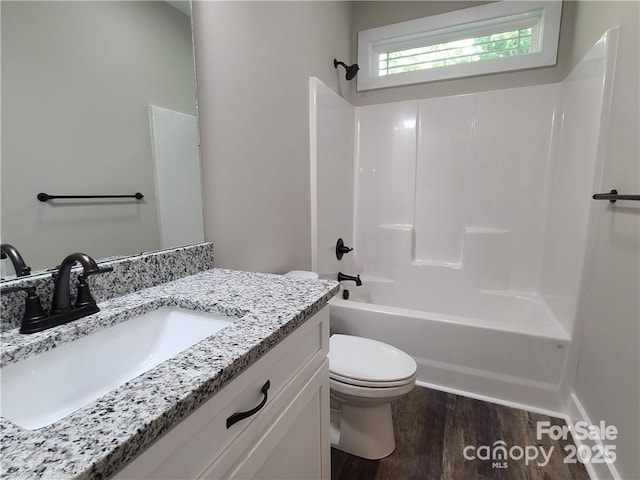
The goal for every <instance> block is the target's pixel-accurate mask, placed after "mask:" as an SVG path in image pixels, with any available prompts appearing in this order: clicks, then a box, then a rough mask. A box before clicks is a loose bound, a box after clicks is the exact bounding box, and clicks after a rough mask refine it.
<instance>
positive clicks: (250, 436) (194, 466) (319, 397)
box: [113, 306, 331, 480]
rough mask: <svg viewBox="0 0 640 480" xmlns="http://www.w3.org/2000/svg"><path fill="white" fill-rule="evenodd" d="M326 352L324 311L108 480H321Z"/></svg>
mask: <svg viewBox="0 0 640 480" xmlns="http://www.w3.org/2000/svg"><path fill="white" fill-rule="evenodd" d="M328 351H329V307H327V306H325V307H324V308H323V309H322V310H320V311H319V312H318V313H316V314H315V315H314V316H313V317H311V318H310V319H308V320H307V321H306V322H305V323H304V324H303V325H301V326H300V327H299V328H297V329H296V330H295V331H294V332H293V333H291V334H290V335H289V336H288V337H287V338H285V339H284V340H283V341H281V342H280V343H279V344H278V345H276V346H275V347H274V348H273V349H271V350H270V351H269V352H268V353H267V354H265V355H264V356H263V357H262V358H261V359H260V360H258V361H257V362H256V363H255V364H254V365H252V366H251V367H249V368H248V369H247V370H245V371H244V372H243V373H241V374H240V375H238V377H236V378H235V379H234V380H233V381H232V382H231V383H229V384H228V385H227V386H226V387H224V388H223V389H222V390H220V391H219V392H218V393H216V394H215V395H214V396H213V397H212V398H211V399H210V400H209V401H207V402H206V403H204V404H203V405H202V406H201V407H199V408H198V409H197V410H195V411H194V412H193V413H191V414H190V415H189V416H187V417H186V418H185V419H184V420H183V421H182V422H180V423H179V424H178V425H176V426H175V427H174V428H173V429H171V430H170V431H169V432H168V433H167V434H165V435H164V436H162V437H161V438H159V439H158V440H157V441H156V442H155V443H153V444H152V445H151V446H150V447H149V448H148V449H147V450H145V451H144V452H142V453H141V454H140V455H139V456H138V457H136V458H135V459H134V460H133V461H132V462H130V463H129V464H128V465H127V466H125V467H124V468H123V469H122V470H121V471H119V472H118V473H116V475H115V476H114V477H113V478H116V479H142V478H154V479H196V478H203V479H222V478H224V479H231V478H237V479H249V478H260V479H278V480H283V479H305V478H306V479H314V480H315V479H321V478H329V477H330V476H331V475H330V441H329V364H328V360H327V353H328ZM267 381H268V382H269V389H268V390H267V400H266V402H265V403H264V406H263V407H262V408H261V409H260V410H259V411H257V412H256V413H255V414H253V415H251V416H249V417H248V418H245V419H242V420H240V421H238V422H237V423H235V424H233V425H231V426H230V427H229V428H227V419H228V418H229V417H230V416H231V415H233V414H234V413H237V412H245V411H250V410H252V409H255V408H256V407H257V406H259V405H260V404H261V403H263V400H264V395H263V392H262V389H263V387H264V385H265V383H266V382H267Z"/></svg>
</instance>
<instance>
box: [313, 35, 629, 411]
mask: <svg viewBox="0 0 640 480" xmlns="http://www.w3.org/2000/svg"><path fill="white" fill-rule="evenodd" d="M616 45H617V31H616V30H610V31H609V32H607V34H605V35H604V36H603V37H602V39H601V40H600V41H599V42H598V43H597V44H596V45H595V46H594V47H593V48H592V50H591V51H590V52H589V53H588V54H587V56H586V57H585V58H584V59H583V60H582V61H581V62H580V63H579V64H578V65H577V66H576V67H575V69H574V70H573V71H572V72H571V74H570V75H569V76H568V77H567V78H566V79H565V80H564V81H563V82H561V83H557V84H551V85H538V86H531V87H522V88H514V89H506V90H494V91H489V92H482V93H475V94H467V95H458V96H450V97H439V98H431V99H424V100H415V101H406V102H399V103H388V104H380V105H371V106H363V107H354V106H352V105H351V104H350V103H348V102H346V101H345V100H343V99H342V98H341V97H339V96H338V95H336V94H335V93H334V92H333V91H332V90H331V89H330V88H328V87H327V86H326V85H324V84H323V83H322V82H320V81H319V80H317V79H315V78H312V79H311V80H310V104H311V109H310V120H311V184H312V187H311V190H312V191H311V195H312V252H313V253H312V255H313V257H312V262H313V270H314V271H316V272H318V273H319V274H320V275H321V276H323V277H327V278H335V277H336V275H337V273H338V272H339V271H342V272H344V273H348V274H353V275H355V274H360V276H361V278H362V281H363V285H362V286H361V287H357V286H356V285H354V284H353V283H352V282H344V285H343V288H346V289H348V290H349V293H350V296H349V300H341V299H334V300H332V302H331V307H330V311H331V328H332V331H333V332H335V333H344V334H351V335H358V336H363V337H368V338H372V339H376V340H380V341H383V342H386V343H389V344H391V345H394V346H396V347H398V348H400V349H401V350H403V351H405V352H407V353H408V354H410V355H411V356H413V357H414V358H415V360H416V362H417V363H418V374H417V378H418V382H419V383H422V384H424V385H433V386H435V387H437V388H441V389H445V390H451V391H455V392H459V393H466V394H469V395H473V396H477V397H486V398H491V399H499V400H500V401H502V402H508V403H513V404H520V405H523V406H526V407H529V408H536V409H540V410H546V411H550V412H564V411H566V405H565V403H566V398H567V388H568V387H567V385H568V382H569V380H568V379H569V378H570V376H571V375H572V374H573V373H572V369H574V367H573V365H574V363H573V362H575V358H574V357H575V348H573V347H572V345H573V344H572V340H573V339H574V338H576V336H577V334H578V333H579V331H580V328H579V327H580V325H579V322H576V305H577V303H578V294H579V291H580V282H581V279H582V275H583V272H584V270H585V269H586V268H588V261H585V259H588V258H589V252H590V244H589V241H588V238H587V235H586V233H587V227H588V223H589V217H590V208H591V199H590V196H591V193H592V192H593V191H597V190H602V189H603V187H602V186H601V185H600V181H601V163H602V161H601V155H600V154H599V152H600V151H601V149H602V145H603V142H604V141H605V140H606V124H607V122H606V120H607V114H608V103H609V95H610V93H609V91H610V86H611V82H612V74H613V66H614V59H615V52H616ZM605 190H606V188H605ZM603 191H604V190H603ZM339 237H342V238H344V241H345V243H346V244H348V245H350V246H353V247H354V250H353V252H350V253H348V254H346V255H344V256H343V258H342V260H338V259H337V258H336V255H335V245H336V240H337V239H338V238H339ZM577 332H578V333H577Z"/></svg>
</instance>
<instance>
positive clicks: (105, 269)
mask: <svg viewBox="0 0 640 480" xmlns="http://www.w3.org/2000/svg"><path fill="white" fill-rule="evenodd" d="M107 272H113V267H98V270H96V271H95V272H88V273H87V272H86V273H85V274H84V276H85V277H88V276H89V275H98V274H100V273H107Z"/></svg>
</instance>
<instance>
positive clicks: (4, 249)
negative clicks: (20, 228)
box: [0, 243, 31, 277]
mask: <svg viewBox="0 0 640 480" xmlns="http://www.w3.org/2000/svg"><path fill="white" fill-rule="evenodd" d="M0 252H1V253H0V258H1V259H2V260H4V259H5V258H7V257H9V260H11V263H12V264H13V268H14V269H15V271H16V276H18V277H24V276H25V275H29V274H30V273H31V267H28V266H27V264H26V263H25V262H24V259H23V258H22V255H20V252H18V249H17V248H16V247H14V246H13V245H9V244H8V243H3V244H2V245H0Z"/></svg>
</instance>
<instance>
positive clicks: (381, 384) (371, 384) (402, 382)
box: [329, 371, 415, 388]
mask: <svg viewBox="0 0 640 480" xmlns="http://www.w3.org/2000/svg"><path fill="white" fill-rule="evenodd" d="M329 378H330V379H331V380H335V381H336V382H340V383H345V384H347V385H352V386H354V387H368V388H391V387H400V386H402V385H406V384H408V383H412V382H413V381H415V375H412V376H411V377H409V378H404V379H402V380H393V381H389V382H372V381H367V380H360V379H357V378H349V377H343V376H342V375H338V374H337V373H334V372H331V371H330V372H329Z"/></svg>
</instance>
